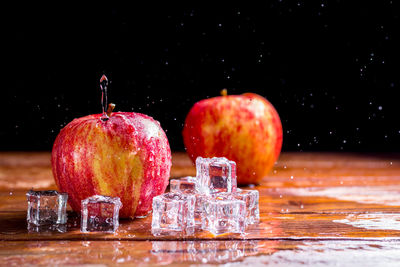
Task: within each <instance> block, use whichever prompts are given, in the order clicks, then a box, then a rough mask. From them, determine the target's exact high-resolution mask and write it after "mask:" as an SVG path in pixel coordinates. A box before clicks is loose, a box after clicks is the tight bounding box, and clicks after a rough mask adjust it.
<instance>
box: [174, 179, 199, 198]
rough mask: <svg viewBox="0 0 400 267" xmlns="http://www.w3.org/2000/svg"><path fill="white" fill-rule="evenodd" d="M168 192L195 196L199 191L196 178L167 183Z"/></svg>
mask: <svg viewBox="0 0 400 267" xmlns="http://www.w3.org/2000/svg"><path fill="white" fill-rule="evenodd" d="M169 186H170V191H171V192H173V193H176V192H179V193H184V194H196V193H197V192H198V190H199V188H198V183H197V179H196V177H191V176H187V177H183V178H180V179H172V180H170V181H169Z"/></svg>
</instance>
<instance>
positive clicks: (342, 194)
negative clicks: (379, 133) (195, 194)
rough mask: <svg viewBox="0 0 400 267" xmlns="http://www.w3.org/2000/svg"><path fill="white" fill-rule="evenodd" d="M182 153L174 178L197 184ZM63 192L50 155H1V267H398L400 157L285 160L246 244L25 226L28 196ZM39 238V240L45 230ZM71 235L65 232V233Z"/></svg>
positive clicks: (133, 227)
mask: <svg viewBox="0 0 400 267" xmlns="http://www.w3.org/2000/svg"><path fill="white" fill-rule="evenodd" d="M194 173H195V169H194V167H193V166H192V164H191V162H190V160H189V159H188V158H187V157H186V155H185V154H183V153H175V154H174V155H173V169H172V176H173V177H180V176H186V175H194ZM31 188H34V189H37V190H39V189H55V184H54V181H53V177H52V174H51V168H50V154H49V153H45V152H44V153H21V152H19V153H6V152H1V153H0V239H1V240H2V242H0V263H1V264H0V265H7V266H23V265H32V264H33V265H46V266H48V265H96V266H97V265H98V264H100V265H106V266H114V265H135V266H137V265H143V266H147V265H151V266H153V265H154V266H156V265H165V264H172V265H177V266H186V265H190V264H195V263H199V264H220V263H228V262H229V263H232V265H241V264H249V265H257V264H265V265H284V266H299V265H312V266H331V265H340V266H354V265H359V266H381V265H385V266H386V265H393V266H398V264H399V262H400V253H399V251H400V209H399V208H400V156H399V155H398V154H345V153H337V154H334V153H283V154H282V155H281V157H280V159H279V161H278V163H277V164H276V165H275V168H274V170H273V171H272V172H271V175H270V177H268V178H266V179H264V181H263V182H262V184H261V185H258V186H255V187H254V188H255V189H257V190H259V191H260V212H261V222H260V223H259V224H258V225H254V226H252V227H250V228H249V229H248V230H247V233H246V234H244V235H238V234H230V235H222V236H217V237H216V236H212V235H210V234H209V233H206V232H199V233H197V234H196V235H195V236H192V237H182V236H165V237H154V236H153V235H152V234H151V232H150V223H151V216H150V217H148V218H144V219H136V220H134V221H130V220H121V225H120V228H119V231H118V232H117V233H116V234H100V233H89V234H82V233H80V231H79V218H78V216H77V215H76V214H75V213H73V212H69V220H68V224H67V225H66V228H65V229H52V230H49V229H34V228H29V229H28V228H27V224H26V197H25V193H26V191H27V190H29V189H31ZM39 230H40V231H39ZM63 231H66V232H63Z"/></svg>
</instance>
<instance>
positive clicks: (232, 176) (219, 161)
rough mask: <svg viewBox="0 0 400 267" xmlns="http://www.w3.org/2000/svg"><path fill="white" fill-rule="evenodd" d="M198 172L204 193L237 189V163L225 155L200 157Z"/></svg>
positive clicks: (197, 163) (197, 160) (197, 165)
mask: <svg viewBox="0 0 400 267" xmlns="http://www.w3.org/2000/svg"><path fill="white" fill-rule="evenodd" d="M196 172H197V174H196V177H197V179H198V181H199V185H200V191H201V192H203V193H204V194H215V193H221V192H228V193H231V192H235V191H236V187H237V182H236V163H235V162H234V161H230V160H228V159H227V158H224V157H221V158H217V157H214V158H202V157H198V158H197V159H196Z"/></svg>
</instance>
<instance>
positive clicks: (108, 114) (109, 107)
mask: <svg viewBox="0 0 400 267" xmlns="http://www.w3.org/2000/svg"><path fill="white" fill-rule="evenodd" d="M114 108H115V104H113V103H110V104H108V108H107V117H110V116H111V113H112V112H113V110H114Z"/></svg>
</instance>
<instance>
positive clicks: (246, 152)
mask: <svg viewBox="0 0 400 267" xmlns="http://www.w3.org/2000/svg"><path fill="white" fill-rule="evenodd" d="M221 93H222V94H223V95H222V96H218V97H213V98H209V99H204V100H201V101H199V102H197V103H195V104H194V106H193V107H192V108H191V110H190V111H189V114H188V115H187V117H186V121H185V125H184V128H183V141H184V144H185V147H186V149H187V153H188V154H189V156H190V157H191V159H192V160H193V161H195V160H196V158H197V157H198V156H201V157H226V158H228V159H229V160H233V161H235V162H236V164H237V179H238V183H239V184H257V183H259V182H260V181H261V179H262V178H264V177H266V176H267V175H268V173H269V172H270V170H271V169H272V167H273V165H274V163H275V161H276V160H277V159H278V157H279V153H280V151H281V147H282V124H281V121H280V119H279V115H278V113H277V111H276V110H275V108H274V107H273V106H272V104H271V103H270V102H268V101H267V100H266V99H265V98H264V97H262V96H260V95H257V94H253V93H245V94H242V95H226V91H225V90H223V91H222V92H221Z"/></svg>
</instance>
